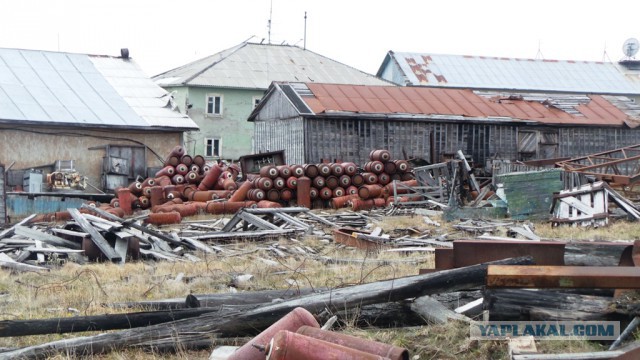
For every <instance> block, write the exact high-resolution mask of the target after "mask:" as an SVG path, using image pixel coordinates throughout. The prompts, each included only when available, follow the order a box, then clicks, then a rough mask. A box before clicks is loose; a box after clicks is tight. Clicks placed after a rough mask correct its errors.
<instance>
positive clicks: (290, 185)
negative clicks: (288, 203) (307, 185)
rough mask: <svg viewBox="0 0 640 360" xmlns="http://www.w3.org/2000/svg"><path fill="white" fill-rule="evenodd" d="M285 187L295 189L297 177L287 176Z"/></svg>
mask: <svg viewBox="0 0 640 360" xmlns="http://www.w3.org/2000/svg"><path fill="white" fill-rule="evenodd" d="M287 187H288V188H289V189H291V190H295V189H296V188H297V187H298V178H297V177H295V176H292V177H290V178H288V179H287Z"/></svg>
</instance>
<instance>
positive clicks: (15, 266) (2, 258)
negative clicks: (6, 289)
mask: <svg viewBox="0 0 640 360" xmlns="http://www.w3.org/2000/svg"><path fill="white" fill-rule="evenodd" d="M0 267H3V268H8V269H12V270H17V271H49V269H47V268H45V267H40V266H35V265H29V264H23V263H19V262H16V261H15V260H13V259H12V258H10V257H9V255H7V254H5V253H0Z"/></svg>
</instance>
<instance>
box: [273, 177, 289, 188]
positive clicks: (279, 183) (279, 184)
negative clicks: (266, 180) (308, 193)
mask: <svg viewBox="0 0 640 360" xmlns="http://www.w3.org/2000/svg"><path fill="white" fill-rule="evenodd" d="M285 186H287V182H286V180H285V179H284V178H282V177H280V176H278V177H277V178H275V179H273V187H274V188H275V189H277V190H282V189H284V187H285Z"/></svg>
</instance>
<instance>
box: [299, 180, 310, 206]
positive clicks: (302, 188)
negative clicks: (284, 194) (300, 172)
mask: <svg viewBox="0 0 640 360" xmlns="http://www.w3.org/2000/svg"><path fill="white" fill-rule="evenodd" d="M296 194H297V195H296V196H297V202H298V206H302V207H306V208H307V209H311V199H312V198H311V179H309V178H308V177H306V176H301V177H299V178H298V181H297V189H296Z"/></svg>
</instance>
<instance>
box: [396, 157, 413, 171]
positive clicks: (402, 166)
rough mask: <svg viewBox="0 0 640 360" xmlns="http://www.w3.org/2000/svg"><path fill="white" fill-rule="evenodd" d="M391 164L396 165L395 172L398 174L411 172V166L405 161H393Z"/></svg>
mask: <svg viewBox="0 0 640 360" xmlns="http://www.w3.org/2000/svg"><path fill="white" fill-rule="evenodd" d="M393 163H394V164H395V165H396V171H398V172H400V173H405V172H407V171H409V170H411V166H410V165H409V163H408V162H407V160H393Z"/></svg>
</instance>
